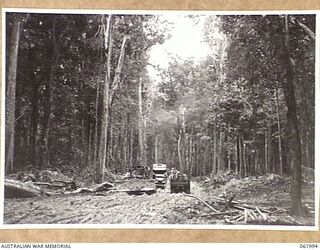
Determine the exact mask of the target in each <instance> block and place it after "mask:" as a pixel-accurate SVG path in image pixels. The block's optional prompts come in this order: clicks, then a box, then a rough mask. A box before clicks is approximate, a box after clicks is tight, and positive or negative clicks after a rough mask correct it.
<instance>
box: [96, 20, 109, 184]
mask: <svg viewBox="0 0 320 250" xmlns="http://www.w3.org/2000/svg"><path fill="white" fill-rule="evenodd" d="M111 18H112V16H111V15H109V16H108V20H107V26H105V24H104V20H102V26H103V27H104V30H105V33H104V40H105V51H107V62H106V68H105V70H106V72H105V78H104V84H103V95H102V103H103V110H102V124H101V135H100V142H99V150H98V161H97V162H98V163H99V164H97V166H96V182H97V183H101V182H103V180H104V173H105V162H106V158H107V134H108V120H109V88H110V78H111V76H110V71H111V55H112V46H113V44H112V30H111V25H112V24H111Z"/></svg>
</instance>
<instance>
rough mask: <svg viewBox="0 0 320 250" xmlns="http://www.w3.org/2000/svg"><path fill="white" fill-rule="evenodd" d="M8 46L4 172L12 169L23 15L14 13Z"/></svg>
mask: <svg viewBox="0 0 320 250" xmlns="http://www.w3.org/2000/svg"><path fill="white" fill-rule="evenodd" d="M13 18H14V20H13V26H12V31H11V38H10V47H9V62H8V65H9V66H8V79H7V80H8V82H7V93H6V94H7V95H6V99H7V105H6V114H7V119H6V173H12V172H13V171H14V167H13V165H14V139H15V119H16V118H15V109H16V84H17V64H18V51H19V41H20V37H21V32H22V26H23V22H24V21H25V16H21V15H20V14H18V15H14V17H13Z"/></svg>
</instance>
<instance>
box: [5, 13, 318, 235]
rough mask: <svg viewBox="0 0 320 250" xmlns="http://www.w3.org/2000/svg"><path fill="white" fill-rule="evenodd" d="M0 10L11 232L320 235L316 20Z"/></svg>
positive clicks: (246, 15) (7, 217)
mask: <svg viewBox="0 0 320 250" xmlns="http://www.w3.org/2000/svg"><path fill="white" fill-rule="evenodd" d="M2 14H3V15H2V16H3V29H2V37H3V51H4V54H3V55H2V56H3V58H2V59H3V60H2V63H3V66H2V70H3V75H4V76H3V85H2V86H3V87H2V104H3V105H2V107H3V109H2V112H1V113H2V125H1V126H2V127H1V128H2V136H1V138H2V142H1V143H2V146H1V149H2V151H3V153H2V159H1V173H2V174H1V178H2V179H1V182H0V183H1V196H0V197H1V201H0V202H1V206H0V207H1V210H0V211H2V212H1V215H0V217H2V225H1V227H9V228H10V227H14V226H19V225H20V226H24V227H27V228H28V227H30V228H31V227H32V226H37V225H38V226H43V227H50V226H60V227H61V226H72V225H73V226H76V227H77V228H81V227H82V226H84V227H90V226H91V227H93V228H96V227H110V226H113V227H117V226H119V227H121V228H123V227H129V228H132V227H136V226H137V227H139V228H144V227H146V228H150V227H151V228H152V227H154V228H157V227H159V228H172V227H173V228H183V227H188V228H213V229H214V228H220V229H221V228H222V229H228V228H230V229H234V228H242V229H252V228H253V229H254V228H257V229H261V228H262V229H275V230H279V229H281V228H284V229H292V230H294V229H295V228H297V229H299V230H318V228H317V226H318V220H319V218H318V212H319V211H318V210H319V190H318V188H319V182H318V181H319V180H318V179H319V175H318V174H317V171H318V172H319V169H317V166H316V164H315V155H316V151H315V148H316V147H315V143H316V141H315V134H316V129H315V117H316V112H315V106H316V98H315V94H316V81H317V80H318V79H317V78H318V76H316V72H317V70H319V68H317V67H316V51H317V50H319V48H316V19H317V18H319V16H317V15H316V14H315V13H312V12H305V13H293V12H285V11H283V12H278V13H275V12H272V13H268V12H261V13H259V12H251V13H250V12H249V13H241V12H239V13H236V12H230V13H218V12H217V13H215V12H201V11H114V10H113V11H108V10H105V11H102V10H99V11H89V10H83V11H79V10H69V11H67V10H65V11H62V10H52V11H49V10H41V9H34V10H33V9H26V10H25V11H23V10H21V9H4V10H3V12H2ZM317 177H318V179H317Z"/></svg>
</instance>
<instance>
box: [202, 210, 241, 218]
mask: <svg viewBox="0 0 320 250" xmlns="http://www.w3.org/2000/svg"><path fill="white" fill-rule="evenodd" d="M238 213H239V211H226V212H220V213H210V214H205V215H201V217H206V216H219V215H233V214H238Z"/></svg>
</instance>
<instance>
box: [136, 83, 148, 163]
mask: <svg viewBox="0 0 320 250" xmlns="http://www.w3.org/2000/svg"><path fill="white" fill-rule="evenodd" d="M138 101H139V149H140V152H139V153H140V155H139V164H140V165H142V166H146V165H147V152H146V147H145V131H144V115H143V100H142V78H141V77H140V80H139V87H138Z"/></svg>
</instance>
